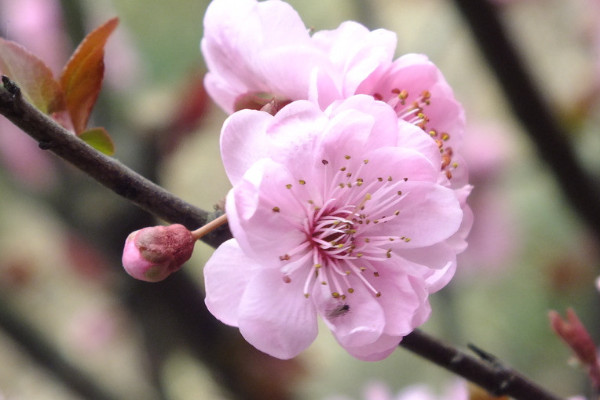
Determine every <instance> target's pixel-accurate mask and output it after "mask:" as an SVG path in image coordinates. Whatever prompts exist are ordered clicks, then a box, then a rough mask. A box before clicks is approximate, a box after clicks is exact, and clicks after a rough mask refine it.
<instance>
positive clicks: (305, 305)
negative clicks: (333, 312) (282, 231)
mask: <svg viewBox="0 0 600 400" xmlns="http://www.w3.org/2000/svg"><path fill="white" fill-rule="evenodd" d="M303 283H304V282H303V281H302V279H292V281H291V282H290V283H284V282H283V280H282V276H281V273H280V272H279V271H276V270H262V271H260V272H259V273H257V274H256V275H255V276H254V277H253V278H252V280H251V281H250V283H249V284H248V286H247V289H246V291H245V292H244V295H243V297H242V299H241V304H240V311H239V326H240V332H241V334H242V336H244V338H245V339H246V340H247V341H248V342H250V344H252V345H253V346H254V347H256V348H257V349H259V350H261V351H263V352H265V353H267V354H269V355H272V356H273V357H277V358H281V359H290V358H292V357H295V356H297V355H298V354H299V353H300V352H301V351H303V350H304V349H306V348H307V347H308V346H309V345H310V344H311V343H312V342H313V341H314V339H315V337H316V336H317V331H318V328H317V313H316V310H315V307H314V305H313V303H312V301H310V300H309V299H307V298H305V297H304V295H303V287H302V286H303Z"/></svg>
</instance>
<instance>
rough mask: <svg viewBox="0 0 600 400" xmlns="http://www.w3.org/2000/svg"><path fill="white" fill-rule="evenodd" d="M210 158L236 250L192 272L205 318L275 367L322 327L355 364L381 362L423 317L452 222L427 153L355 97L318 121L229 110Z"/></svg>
mask: <svg viewBox="0 0 600 400" xmlns="http://www.w3.org/2000/svg"><path fill="white" fill-rule="evenodd" d="M221 151H222V157H223V162H224V165H225V169H226V171H227V174H228V177H229V179H230V180H231V182H232V184H233V189H232V190H231V191H230V192H229V194H228V196H227V205H226V210H227V215H228V218H229V226H230V229H231V231H232V233H233V236H234V238H235V239H232V240H229V241H227V242H225V243H224V244H223V245H221V246H220V247H219V248H218V249H217V250H216V251H215V253H214V254H213V256H212V257H211V259H210V260H209V261H208V263H207V264H206V267H205V269H204V273H205V284H206V292H207V297H206V304H207V306H208V308H209V310H210V311H211V312H212V313H213V314H214V315H215V316H216V317H217V318H219V319H220V320H222V321H223V322H224V323H226V324H229V325H234V326H239V328H240V331H241V333H242V335H243V336H244V337H245V338H246V340H248V341H249V342H250V343H251V344H253V345H254V346H255V347H257V348H258V349H259V350H262V351H264V352H266V353H268V354H270V355H273V356H275V357H278V358H284V359H287V358H292V357H294V356H296V355H297V354H299V353H300V352H301V351H302V350H304V349H305V348H306V347H308V345H309V344H310V343H311V342H312V341H313V340H314V338H315V337H316V335H317V315H320V316H321V317H322V318H323V320H324V321H325V324H326V325H327V326H328V327H329V329H330V330H331V331H332V333H333V334H334V336H335V337H336V339H337V341H338V342H339V343H340V344H341V345H342V346H343V347H344V348H345V349H346V350H347V351H348V352H349V353H350V354H352V355H353V356H355V357H357V358H359V359H362V360H380V359H383V358H385V357H386V356H388V355H389V354H390V353H391V352H392V351H393V350H394V348H395V347H396V346H397V345H398V343H399V342H400V340H401V339H402V337H403V336H405V335H406V334H408V333H410V332H411V331H412V330H413V329H414V328H415V327H417V326H419V325H421V324H422V323H423V322H424V321H425V320H426V319H427V318H428V315H429V312H430V307H429V303H428V300H427V297H428V294H429V293H431V292H434V291H436V290H439V289H440V288H441V287H443V286H444V285H445V284H446V283H447V282H448V281H449V280H450V279H451V277H452V275H453V273H454V270H455V267H456V263H455V258H456V254H455V253H456V251H455V249H454V248H452V247H451V246H450V245H449V244H448V243H447V240H448V238H449V237H451V236H452V235H453V234H454V233H455V232H456V231H457V230H458V229H459V226H460V223H461V220H462V217H463V212H462V210H461V207H460V202H459V199H458V198H457V194H456V193H455V191H453V190H451V189H450V188H448V187H446V186H444V185H442V184H440V183H439V165H440V162H441V161H440V158H441V155H440V152H439V150H438V146H437V144H436V142H435V140H433V139H432V138H431V137H430V136H428V135H423V134H422V132H421V131H420V130H419V128H417V127H416V126H415V125H413V124H410V123H407V122H404V121H398V118H397V116H396V114H395V113H394V111H393V110H392V108H390V107H389V106H388V105H386V104H385V103H382V102H380V101H375V100H374V99H373V98H372V97H370V96H364V95H359V96H353V97H350V98H348V99H346V100H344V101H342V102H339V103H334V104H333V105H332V106H330V107H329V108H328V109H327V110H325V111H324V112H323V111H321V110H320V109H319V108H318V106H317V105H315V104H314V103H312V102H308V101H297V102H293V103H291V104H289V105H288V106H286V107H284V108H283V109H282V110H281V111H279V112H278V113H277V114H276V115H275V116H271V115H270V114H268V113H264V112H258V111H254V110H242V111H239V112H237V113H235V114H233V115H232V116H230V117H229V119H228V120H227V121H226V123H225V125H224V127H223V130H222V138H221Z"/></svg>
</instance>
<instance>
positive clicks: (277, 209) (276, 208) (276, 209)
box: [273, 207, 281, 213]
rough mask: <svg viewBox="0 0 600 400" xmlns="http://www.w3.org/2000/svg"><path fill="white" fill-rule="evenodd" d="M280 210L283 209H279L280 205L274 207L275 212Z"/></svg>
mask: <svg viewBox="0 0 600 400" xmlns="http://www.w3.org/2000/svg"><path fill="white" fill-rule="evenodd" d="M279 211H281V210H280V209H279V207H273V212H277V213H278V212H279Z"/></svg>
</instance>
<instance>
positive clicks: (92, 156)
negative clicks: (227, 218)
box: [0, 76, 231, 246]
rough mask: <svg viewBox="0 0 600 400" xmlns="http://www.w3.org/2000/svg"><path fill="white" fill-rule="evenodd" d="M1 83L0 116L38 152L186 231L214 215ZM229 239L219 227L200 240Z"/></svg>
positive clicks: (9, 83)
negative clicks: (88, 140) (96, 145)
mask: <svg viewBox="0 0 600 400" xmlns="http://www.w3.org/2000/svg"><path fill="white" fill-rule="evenodd" d="M2 81H3V83H4V88H5V90H0V114H2V115H4V116H5V117H6V118H8V119H9V120H10V121H11V122H12V123H14V124H15V125H16V126H18V127H19V128H21V129H22V130H23V131H24V132H26V133H27V134H28V135H29V136H31V137H32V138H34V139H35V140H36V141H37V142H38V144H39V147H40V148H41V149H43V150H49V151H51V152H52V153H54V154H56V155H57V156H59V157H61V158H62V159H64V160H66V161H68V162H70V163H71V164H73V165H74V166H75V167H77V168H79V169H80V170H81V171H83V172H85V173H86V174H88V175H89V176H91V177H92V178H94V179H95V180H96V181H98V182H99V183H101V184H102V185H104V186H106V187H107V188H108V189H110V190H112V191H113V192H115V193H116V194H118V195H119V196H122V197H124V198H125V199H127V200H129V201H131V202H132V203H134V204H135V205H137V206H138V207H140V208H142V209H143V210H145V211H147V212H149V213H151V214H153V215H155V216H157V217H158V218H161V219H163V220H165V221H169V222H173V221H177V222H178V223H180V224H182V225H185V226H186V227H187V228H188V229H196V228H198V227H200V226H202V225H204V224H205V223H206V222H208V221H209V220H212V219H214V218H215V217H216V216H217V214H216V213H215V214H211V213H209V212H207V211H204V210H201V209H199V208H198V207H195V206H193V205H191V204H189V203H187V202H185V201H183V200H181V199H180V198H178V197H176V196H174V195H173V194H171V193H169V192H168V191H166V190H165V189H163V188H162V187H160V186H158V185H156V184H155V183H153V182H151V181H149V180H148V179H146V178H144V177H143V176H141V175H139V174H138V173H136V172H134V171H133V170H131V169H130V168H128V167H126V166H125V165H123V164H121V163H120V162H119V161H117V160H115V159H114V158H111V157H108V156H106V155H104V154H102V153H100V152H98V151H96V150H95V149H94V148H92V147H91V146H89V145H88V144H87V143H85V142H83V141H82V140H81V139H79V138H78V137H77V136H75V135H74V134H72V133H71V132H69V131H67V130H66V129H64V128H63V127H62V126H60V125H59V124H57V123H56V122H55V121H54V120H52V119H51V118H50V117H48V116H47V115H45V114H44V113H42V112H40V111H39V110H37V109H36V108H35V107H33V106H32V105H31V104H29V103H28V102H27V101H26V100H25V99H24V98H23V96H22V95H21V92H20V89H19V88H18V86H16V84H15V83H14V82H12V81H10V79H8V78H7V77H5V76H3V77H2ZM230 237H231V236H230V234H229V231H228V229H227V227H223V228H221V229H217V230H216V231H214V232H213V233H211V234H209V235H206V236H205V237H204V238H203V239H202V240H203V241H205V242H206V243H208V244H210V245H213V246H218V245H219V244H220V243H222V242H223V241H225V240H227V239H228V238H230Z"/></svg>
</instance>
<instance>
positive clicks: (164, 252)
mask: <svg viewBox="0 0 600 400" xmlns="http://www.w3.org/2000/svg"><path fill="white" fill-rule="evenodd" d="M195 242H196V239H195V238H194V237H193V235H192V233H191V232H190V231H189V230H188V229H187V228H186V227H185V226H183V225H179V224H175V225H169V226H153V227H149V228H144V229H140V230H138V231H135V232H132V233H130V234H129V236H128V237H127V240H126V241H125V247H124V249H123V259H122V261H123V266H124V267H125V271H127V273H128V274H129V275H131V276H133V277H134V278H136V279H139V280H142V281H147V282H159V281H162V280H163V279H165V278H166V277H167V276H169V275H170V274H172V273H173V272H175V271H177V270H178V269H179V268H181V266H182V265H183V263H185V262H186V261H187V260H189V259H190V257H191V256H192V252H193V251H194V243H195Z"/></svg>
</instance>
